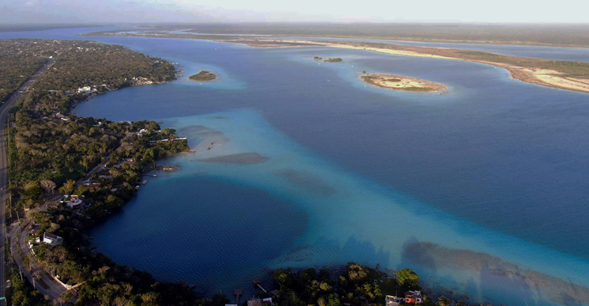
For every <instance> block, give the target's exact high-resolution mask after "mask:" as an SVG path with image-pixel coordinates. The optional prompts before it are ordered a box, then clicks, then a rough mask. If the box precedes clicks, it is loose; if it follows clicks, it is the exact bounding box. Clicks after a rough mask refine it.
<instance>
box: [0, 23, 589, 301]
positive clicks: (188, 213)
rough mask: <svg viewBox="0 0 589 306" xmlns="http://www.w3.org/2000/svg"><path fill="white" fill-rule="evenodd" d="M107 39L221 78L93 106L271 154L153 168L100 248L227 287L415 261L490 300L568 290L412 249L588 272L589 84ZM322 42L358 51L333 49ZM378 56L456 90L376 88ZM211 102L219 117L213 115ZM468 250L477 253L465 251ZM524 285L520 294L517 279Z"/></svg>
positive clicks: (109, 114)
mask: <svg viewBox="0 0 589 306" xmlns="http://www.w3.org/2000/svg"><path fill="white" fill-rule="evenodd" d="M56 31H58V32H59V30H56ZM68 31H69V30H68ZM60 33H61V32H60ZM68 33H69V32H68ZM68 33H66V34H60V35H63V36H64V37H65V36H67V35H70V34H68ZM2 35H3V33H0V38H1V37H3V36H2ZM27 35H30V36H31V37H35V35H41V34H27ZM43 35H44V34H43ZM52 35H53V34H52ZM60 37H62V36H59V38H60ZM97 39H98V40H100V41H104V42H109V43H119V44H124V45H127V46H129V47H130V48H132V49H134V50H137V51H141V52H144V53H147V54H149V55H152V56H159V57H163V58H166V59H168V60H170V61H173V62H178V63H180V64H181V65H182V67H183V69H184V70H185V71H186V75H190V74H192V73H195V72H198V71H199V70H201V69H208V70H213V71H216V72H218V73H219V74H220V75H221V80H220V81H218V82H214V83H209V84H203V85H201V84H199V83H192V82H189V81H187V80H186V79H182V80H179V81H177V82H172V83H169V84H164V85H154V86H141V87H134V88H127V89H123V90H119V91H117V92H113V93H109V94H107V95H103V96H100V97H97V98H94V99H91V100H90V101H89V102H85V103H82V104H80V105H79V106H78V107H77V108H76V113H78V114H80V115H89V116H90V115H91V116H96V117H106V118H108V119H110V120H134V119H157V120H165V121H166V125H169V126H170V127H174V128H179V129H180V133H182V132H183V133H184V134H186V135H187V136H188V137H189V139H190V144H191V146H192V147H199V146H200V145H203V144H204V143H205V141H208V140H207V139H209V138H210V137H217V138H218V139H220V141H219V143H222V144H223V145H222V146H221V147H220V148H219V150H218V151H216V150H212V151H214V152H213V153H210V154H221V155H222V153H223V152H224V153H242V152H259V153H260V154H262V155H264V156H269V157H270V160H269V161H268V162H265V163H261V164H258V165H226V164H209V163H202V162H200V161H199V160H198V159H199V158H200V157H199V156H203V155H198V154H199V153H197V155H195V156H196V157H195V156H189V155H183V156H180V157H177V158H175V159H173V162H176V163H180V164H182V165H183V170H182V171H180V172H178V173H175V174H170V175H166V176H164V177H158V178H157V179H154V180H150V182H149V183H148V185H147V186H146V187H145V188H144V190H142V191H141V192H140V193H139V196H138V197H137V198H135V199H134V200H133V201H132V202H131V203H129V204H128V205H127V206H126V207H125V210H124V213H123V214H120V215H117V216H116V217H114V218H112V219H110V220H109V221H108V222H107V223H105V224H104V226H103V227H101V228H99V229H97V230H96V231H95V233H94V236H95V237H96V241H95V243H96V245H97V246H98V247H99V249H100V250H101V251H103V252H105V254H107V255H109V256H111V257H112V258H114V259H115V260H116V261H117V262H121V263H124V264H129V265H133V266H136V267H138V268H141V269H145V270H148V271H150V272H152V273H154V275H155V276H156V277H159V278H161V279H164V280H180V279H183V280H187V281H189V282H195V283H199V284H201V285H202V288H203V289H204V290H209V291H210V290H214V289H215V288H219V286H221V287H222V289H231V288H233V287H232V286H241V285H240V284H244V283H245V284H247V283H248V281H247V280H248V279H251V278H254V277H259V276H260V274H261V273H262V271H265V270H264V269H265V268H266V267H278V266H283V265H289V266H305V265H317V266H322V265H334V264H342V263H345V262H346V261H350V260H355V261H358V262H362V263H365V264H371V265H374V264H376V263H380V264H381V266H383V267H388V268H391V269H396V268H398V267H402V266H410V267H412V268H415V269H416V270H418V271H420V272H421V273H422V274H423V276H424V278H425V279H426V281H427V284H428V285H429V286H431V287H436V286H438V287H440V286H444V287H446V288H451V289H454V291H457V292H466V293H468V294H470V295H472V296H473V297H475V298H477V299H479V300H491V301H495V302H500V303H501V302H502V303H505V302H506V301H509V302H511V303H509V304H510V305H519V304H522V305H523V304H528V305H550V304H553V303H557V302H558V303H560V302H561V301H560V300H558V298H555V297H554V296H553V295H554V294H553V293H550V292H549V291H550V290H547V289H538V290H535V289H533V288H532V289H530V288H527V287H526V286H531V285H532V284H533V282H531V283H524V284H522V283H520V282H518V281H517V279H516V278H515V279H514V278H509V279H510V280H506V279H503V278H501V277H498V276H496V275H495V274H493V273H490V272H489V271H490V270H489V269H490V268H491V267H488V266H487V267H486V268H484V269H482V270H478V271H475V272H473V271H471V270H469V269H465V268H464V267H462V268H460V267H445V266H443V265H442V264H441V263H440V262H436V263H437V265H434V267H432V265H431V263H430V264H426V261H424V260H416V259H415V257H416V256H417V255H418V254H415V252H414V250H415V249H414V248H411V246H414V245H415V244H414V242H415V241H420V242H432V243H435V244H438V245H441V246H444V247H446V248H456V249H460V250H472V251H475V252H479V253H485V254H490V255H492V256H495V257H498V258H501V259H502V260H504V261H505V262H509V263H514V264H517V265H518V266H519V267H520V270H518V272H519V273H522V274H526V273H529V271H528V270H527V269H529V270H533V271H538V272H541V273H544V274H546V275H551V276H553V277H556V278H560V279H564V280H566V281H569V282H572V283H577V284H580V285H583V286H589V279H588V278H587V277H586V275H587V274H586V273H589V223H587V222H586V220H587V219H588V218H589V209H587V207H586V205H587V199H588V198H589V188H588V187H589V183H587V180H586V179H585V174H586V173H588V170H589V136H588V134H587V133H586V131H587V130H588V128H589V121H588V120H587V117H588V115H589V96H587V95H585V94H581V93H573V92H567V91H563V90H556V89H550V88H545V87H541V86H536V85H530V84H526V83H522V82H518V81H514V80H511V79H509V78H508V74H507V72H506V71H504V70H501V69H498V68H494V67H490V66H486V65H480V64H473V63H466V62H460V61H448V60H438V59H421V58H409V57H399V56H387V55H383V54H375V53H369V52H364V51H356V50H341V49H327V48H321V47H315V48H297V49H253V48H248V47H244V46H240V45H227V44H219V43H213V42H203V41H187V40H172V39H165V40H162V39H147V38H136V39H132V38H97ZM485 47H487V46H485ZM526 48H532V47H526ZM534 50H536V49H534ZM534 50H531V51H530V52H535V51H534ZM575 50H576V51H575V52H578V54H577V55H578V56H584V55H582V52H587V51H584V50H583V49H575ZM522 52H523V51H522ZM566 52H568V51H566V50H565V53H563V54H564V55H563V54H561V55H560V56H566V54H567V53H566ZM316 55H317V56H322V57H342V58H344V63H341V64H324V63H321V64H318V63H316V62H315V61H313V60H312V57H313V56H316ZM526 56H532V55H530V54H528V55H526ZM362 70H367V71H369V72H388V73H396V74H403V75H408V76H414V77H420V78H424V79H428V80H432V81H436V82H441V83H444V84H446V85H448V86H449V87H450V91H449V94H447V95H443V96H438V95H431V94H416V93H404V92H393V91H387V90H382V89H379V88H373V87H370V86H365V85H364V84H363V83H362V82H360V81H359V80H358V75H359V74H360V73H361V71H362ZM212 113H216V114H215V115H214V117H215V118H216V117H219V118H220V119H218V121H215V120H213V119H211V118H209V117H207V114H212ZM203 116H204V117H203ZM211 116H212V115H211ZM191 125H204V126H207V127H209V128H211V129H213V130H214V132H212V131H211V132H207V134H206V135H204V134H202V132H201V131H200V130H199V131H195V130H191V129H189V128H188V127H189V126H191ZM219 133H223V134H219ZM219 135H225V136H226V138H227V139H225V138H223V137H221V136H219ZM217 138H215V139H217ZM215 152H220V153H215ZM203 154H209V153H206V152H205V153H203ZM346 193H347V194H346ZM244 207H247V209H244ZM178 220H179V221H178ZM389 231H390V234H389ZM122 246H124V247H122ZM234 250H236V251H235V252H236V253H235V254H234V253H233V251H234ZM424 252H425V251H424ZM236 254H238V255H237V257H236ZM431 256H432V258H433V257H435V256H440V255H439V254H437V253H435V252H433V251H432V254H431ZM417 257H419V256H417ZM453 257H454V258H456V257H458V258H462V260H461V262H462V263H464V264H467V263H470V262H471V261H473V259H472V258H471V257H468V256H467V255H465V254H464V253H459V254H456V253H453ZM475 257H476V258H479V257H481V256H478V255H477V256H475ZM432 260H433V259H432ZM434 261H435V260H434ZM495 264H496V262H494V261H491V262H490V261H488V260H487V261H486V265H493V267H495ZM497 266H500V267H503V268H505V267H509V265H507V264H497ZM505 269H508V268H505ZM511 269H512V268H511ZM512 270H513V269H512ZM526 271H527V272H526ZM528 277H529V278H528V279H530V278H532V277H530V275H528ZM436 282H440V283H441V284H439V285H436ZM553 284H557V285H554V286H556V287H558V286H559V285H561V283H553ZM245 286H247V285H243V287H245ZM520 286H521V288H520ZM513 288H517V290H520V291H517V290H516V291H513V292H511V293H506V291H509V290H513ZM567 294H569V293H567ZM583 297H586V296H583ZM581 301H583V300H581Z"/></svg>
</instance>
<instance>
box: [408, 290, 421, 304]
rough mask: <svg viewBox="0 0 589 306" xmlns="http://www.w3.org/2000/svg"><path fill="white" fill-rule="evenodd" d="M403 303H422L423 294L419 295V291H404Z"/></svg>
mask: <svg viewBox="0 0 589 306" xmlns="http://www.w3.org/2000/svg"><path fill="white" fill-rule="evenodd" d="M405 304H423V296H421V291H407V292H405Z"/></svg>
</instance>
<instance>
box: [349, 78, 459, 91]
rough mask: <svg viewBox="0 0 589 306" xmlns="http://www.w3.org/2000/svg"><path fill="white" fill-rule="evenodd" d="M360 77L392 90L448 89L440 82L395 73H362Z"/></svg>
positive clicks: (367, 81)
mask: <svg viewBox="0 0 589 306" xmlns="http://www.w3.org/2000/svg"><path fill="white" fill-rule="evenodd" d="M360 78H361V79H362V80H364V82H366V83H368V84H370V85H374V86H377V87H380V88H387V89H393V90H402V91H413V92H440V91H444V90H448V87H446V86H444V85H442V84H438V83H434V82H430V81H426V80H421V79H416V78H411V77H406V76H401V75H395V74H364V75H361V76H360Z"/></svg>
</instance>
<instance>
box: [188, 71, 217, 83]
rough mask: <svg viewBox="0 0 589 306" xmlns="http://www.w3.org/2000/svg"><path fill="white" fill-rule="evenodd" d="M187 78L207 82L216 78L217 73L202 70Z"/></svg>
mask: <svg viewBox="0 0 589 306" xmlns="http://www.w3.org/2000/svg"><path fill="white" fill-rule="evenodd" d="M188 79H189V80H192V81H198V82H209V81H213V80H215V79H217V75H216V74H214V73H212V72H210V71H206V70H203V71H201V72H199V73H197V74H193V75H191V76H189V77H188Z"/></svg>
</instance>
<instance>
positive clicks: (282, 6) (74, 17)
mask: <svg viewBox="0 0 589 306" xmlns="http://www.w3.org/2000/svg"><path fill="white" fill-rule="evenodd" d="M3 2H4V3H3V4H0V25H13V26H17V25H26V24H37V25H42V24H53V25H58V24H59V25H66V24H71V23H74V24H118V23H158V24H160V23H175V24H182V23H185V24H194V23H239V22H247V23H251V22H254V23H255V22H290V23H469V24H472V23H482V24H489V23H491V24H503V23H508V24H510V23H518V24H522V23H523V24H538V23H541V24H561V23H562V24H588V21H587V18H586V14H585V12H586V11H587V8H589V5H587V4H585V3H584V2H583V1H580V0H563V1H560V2H559V3H558V5H550V6H547V5H541V4H539V3H538V2H536V1H528V0H519V1H518V0H511V1H510V0H498V1H495V2H493V3H484V4H482V3H480V2H476V1H467V0H448V1H445V2H441V1H434V0H423V1H420V2H401V3H396V2H390V1H388V2H385V1H380V2H373V3H370V5H358V4H356V3H355V4H352V5H351V4H347V3H343V2H336V1H321V2H317V1H311V0H299V1H296V2H288V3H284V2H272V1H267V0H251V1H247V2H244V1H237V0H217V1H215V2H214V3H208V2H200V1H197V2H193V1H188V0H147V1H134V0H104V1H93V0H89V1H84V2H80V1H75V0H61V1H57V0H29V1H20V0H4V1H3Z"/></svg>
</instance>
